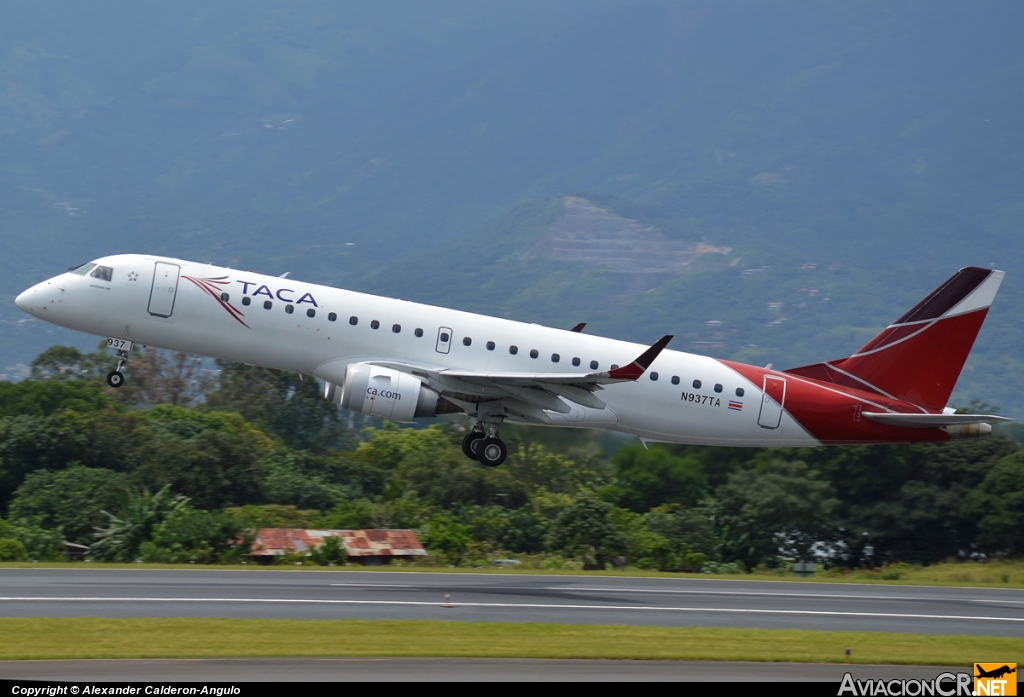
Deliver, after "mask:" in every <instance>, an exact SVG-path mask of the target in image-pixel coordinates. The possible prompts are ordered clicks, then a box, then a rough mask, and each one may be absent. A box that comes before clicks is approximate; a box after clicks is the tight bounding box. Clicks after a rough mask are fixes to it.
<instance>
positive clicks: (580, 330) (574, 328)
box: [569, 322, 587, 334]
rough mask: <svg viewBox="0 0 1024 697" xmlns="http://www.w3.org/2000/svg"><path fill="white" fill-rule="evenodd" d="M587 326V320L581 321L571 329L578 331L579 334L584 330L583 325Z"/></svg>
mask: <svg viewBox="0 0 1024 697" xmlns="http://www.w3.org/2000/svg"><path fill="white" fill-rule="evenodd" d="M585 326H587V323H586V322H580V323H579V324H577V325H576V326H575V327H573V328H572V329H570V330H569V331H571V332H576V333H577V334H579V333H580V332H582V331H583V327H585Z"/></svg>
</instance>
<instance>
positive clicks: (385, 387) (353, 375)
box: [324, 363, 461, 421]
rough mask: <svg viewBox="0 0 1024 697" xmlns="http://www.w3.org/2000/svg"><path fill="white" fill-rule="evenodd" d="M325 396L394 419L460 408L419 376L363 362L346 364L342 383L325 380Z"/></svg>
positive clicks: (349, 407) (357, 409)
mask: <svg viewBox="0 0 1024 697" xmlns="http://www.w3.org/2000/svg"><path fill="white" fill-rule="evenodd" d="M324 397H325V398H327V399H328V400H329V401H331V402H334V403H335V404H340V405H341V406H343V407H345V408H346V409H350V410H351V411H357V412H359V413H361V414H366V415H367V416H376V417H378V418H381V419H391V420H393V421H412V420H413V419H419V418H426V417H431V416H436V415H438V414H450V413H453V412H457V411H461V410H460V409H458V407H456V406H455V405H454V404H451V403H450V402H448V401H447V400H445V399H444V398H442V397H441V395H439V394H438V393H437V392H435V391H434V390H432V389H430V388H429V387H427V386H426V385H425V384H423V381H422V380H420V379H419V378H417V377H414V376H412V375H409V374H408V373H403V372H401V371H400V370H392V369H391V368H381V367H380V366H375V365H367V364H365V363H353V364H351V365H349V366H348V368H346V370H345V382H343V383H342V384H341V385H335V384H333V383H330V382H329V383H327V385H326V387H325V388H324Z"/></svg>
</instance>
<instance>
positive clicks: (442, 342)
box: [437, 327, 452, 353]
mask: <svg viewBox="0 0 1024 697" xmlns="http://www.w3.org/2000/svg"><path fill="white" fill-rule="evenodd" d="M451 348H452V330H451V328H450V327H441V328H440V329H438V330H437V352H438V353H448V352H449V351H450V350H451Z"/></svg>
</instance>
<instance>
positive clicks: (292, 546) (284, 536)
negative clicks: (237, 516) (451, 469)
mask: <svg viewBox="0 0 1024 697" xmlns="http://www.w3.org/2000/svg"><path fill="white" fill-rule="evenodd" d="M330 537H337V538H340V539H341V542H342V544H343V545H344V547H345V556H348V557H420V556H426V554H427V550H425V549H423V545H422V544H420V541H419V538H418V537H416V533H414V532H413V531H412V530H302V529H299V528H263V529H262V530H260V531H259V532H258V533H257V534H256V539H255V540H254V541H253V545H252V549H253V552H252V553H253V554H254V555H268V554H269V555H279V554H296V553H297V554H305V553H306V552H308V551H309V550H311V549H313V548H314V547H318V546H320V545H322V544H323V543H324V540H326V539H328V538H330Z"/></svg>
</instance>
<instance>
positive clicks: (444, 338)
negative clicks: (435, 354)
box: [441, 332, 451, 344]
mask: <svg viewBox="0 0 1024 697" xmlns="http://www.w3.org/2000/svg"><path fill="white" fill-rule="evenodd" d="M449 339H451V337H450V336H448V332H441V343H442V344H447V343H448V340H449Z"/></svg>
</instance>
